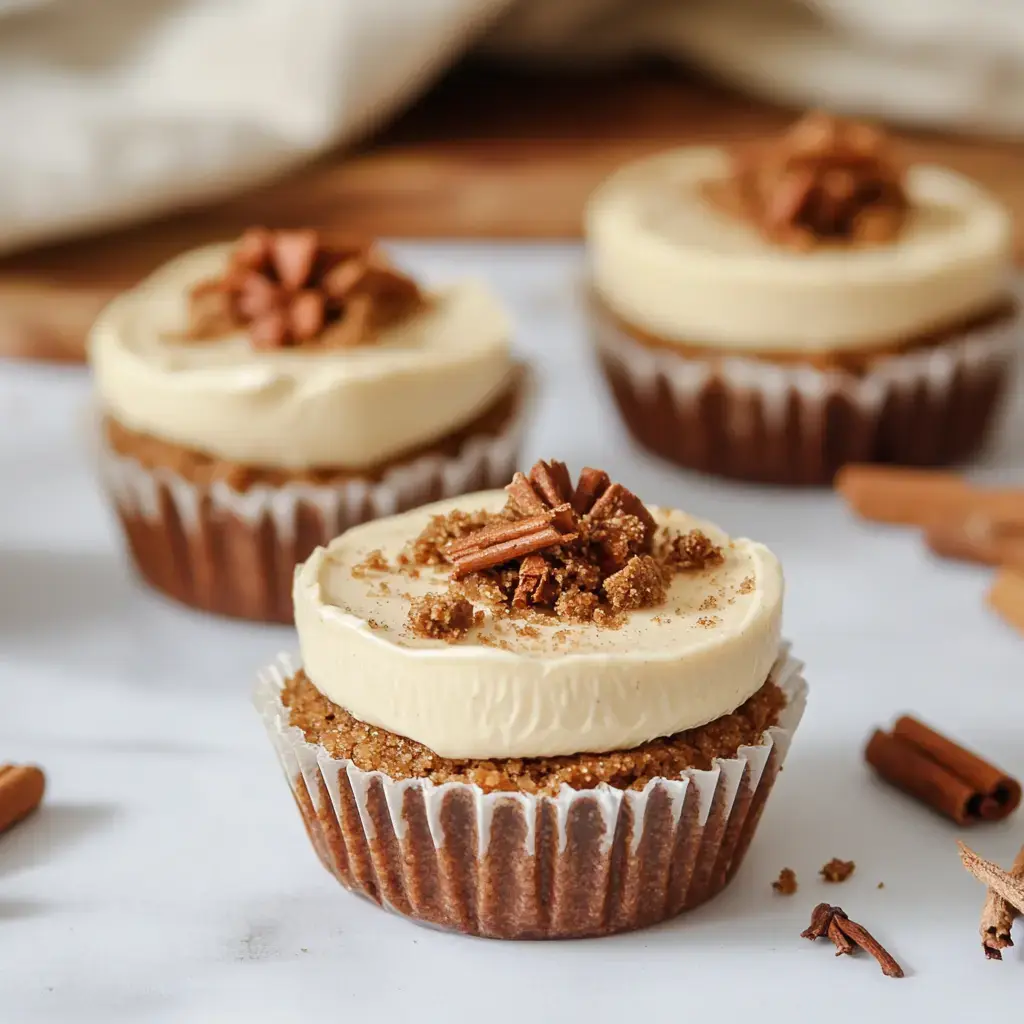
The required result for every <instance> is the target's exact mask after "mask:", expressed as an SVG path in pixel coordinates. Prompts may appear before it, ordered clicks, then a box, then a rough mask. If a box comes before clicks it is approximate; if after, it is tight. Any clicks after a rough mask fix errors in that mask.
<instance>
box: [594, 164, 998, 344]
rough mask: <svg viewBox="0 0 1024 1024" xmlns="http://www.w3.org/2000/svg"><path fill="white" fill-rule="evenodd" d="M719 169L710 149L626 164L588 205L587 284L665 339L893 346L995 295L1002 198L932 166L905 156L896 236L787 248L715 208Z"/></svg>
mask: <svg viewBox="0 0 1024 1024" xmlns="http://www.w3.org/2000/svg"><path fill="white" fill-rule="evenodd" d="M728 174H729V158H728V155H727V154H726V152H725V151H724V150H722V149H718V148H712V147H688V148H684V149H678V150H673V151H670V152H666V153H661V154H658V155H655V156H653V157H649V158H647V159H644V160H640V161H637V162H635V163H632V164H629V165H627V166H626V167H624V168H623V169H622V170H620V171H619V172H617V173H616V174H614V175H613V176H612V177H611V178H609V179H608V180H607V181H606V182H605V183H604V184H603V185H601V186H600V187H599V188H598V189H597V191H596V192H595V193H594V195H593V196H592V197H591V200H590V202H589V204H588V208H587V213H586V234H587V240H588V249H589V257H590V263H591V268H592V280H593V284H594V287H595V289H596V291H597V294H598V296H599V297H600V298H601V299H602V300H603V301H604V303H605V304H606V305H607V306H608V307H609V308H610V309H611V310H612V311H613V312H614V313H616V314H617V315H618V316H620V317H621V318H622V319H623V320H625V321H627V322H628V323H630V324H632V325H634V326H636V327H639V328H641V329H642V330H644V331H646V332H648V333H651V334H654V335H656V336H658V337H660V338H663V339H665V340H667V341H676V342H680V343H686V344H688V345H707V346H713V347H716V348H721V349H726V350H728V349H733V350H746V351H751V350H758V349H761V350H771V351H776V352H796V353H801V352H818V351H830V350H831V351H834V350H841V349H858V348H872V347H880V346H885V345H892V344H894V343H900V342H903V341H906V340H910V339H913V338H914V337H915V336H918V335H923V334H926V333H929V332H931V331H935V330H939V329H942V328H943V327H947V326H953V325H955V324H956V323H957V322H959V321H964V320H967V319H969V318H970V317H972V316H974V315H977V314H980V313H983V312H986V311H987V310H988V309H989V308H992V307H994V306H995V305H996V304H997V303H998V302H999V300H1000V299H1001V298H1002V297H1004V296H1005V295H1006V294H1007V289H1008V282H1009V275H1010V268H1011V266H1012V224H1011V219H1010V215H1009V213H1008V211H1007V210H1006V209H1004V208H1003V207H1002V206H1001V205H1000V204H999V203H998V202H997V201H996V200H995V199H993V198H992V197H990V196H989V195H988V194H987V193H986V192H984V191H983V190H982V189H981V188H980V187H978V186H977V185H975V184H974V183H973V182H971V181H969V180H968V179H966V178H964V177H961V176H960V175H958V174H955V173H953V172H952V171H948V170H945V169H943V168H940V167H932V166H923V165H922V166H915V167H912V168H910V170H909V172H908V175H907V179H906V183H905V185H906V190H907V194H908V197H909V200H910V204H911V210H910V212H909V215H908V219H907V222H906V224H905V227H904V229H903V231H902V232H901V233H900V235H899V237H898V238H897V239H896V240H895V241H893V242H891V243H888V244H885V245H879V246H872V247H860V248H856V247H851V248H841V247H831V248H820V249H817V250H814V251H811V252H807V253H794V252H790V251H787V250H784V249H781V248H778V247H776V246H773V245H771V244H770V243H769V242H767V241H766V240H765V239H763V238H762V237H761V235H760V234H759V233H758V232H757V231H756V230H755V228H753V227H752V226H751V225H748V224H746V223H744V222H742V221H740V220H739V219H738V218H734V217H732V216H730V215H729V214H727V213H725V212H724V211H722V210H719V209H718V208H716V207H715V206H714V205H713V204H712V203H710V202H709V201H708V200H707V199H706V198H705V197H704V195H703V188H704V185H705V184H706V183H707V182H709V181H714V180H720V179H722V178H724V177H726V176H727V175H728Z"/></svg>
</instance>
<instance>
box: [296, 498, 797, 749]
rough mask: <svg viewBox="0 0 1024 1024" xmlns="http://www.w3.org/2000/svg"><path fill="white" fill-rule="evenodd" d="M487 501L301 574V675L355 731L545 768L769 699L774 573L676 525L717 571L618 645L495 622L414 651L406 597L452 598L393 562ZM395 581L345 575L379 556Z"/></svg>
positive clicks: (370, 536) (729, 543)
mask: <svg viewBox="0 0 1024 1024" xmlns="http://www.w3.org/2000/svg"><path fill="white" fill-rule="evenodd" d="M506 498H507V495H506V494H505V492H504V491H485V492H481V493H478V494H472V495H468V496H465V497H462V498H459V499H457V500H454V501H444V502H438V503H436V504H433V505H428V506H425V507H424V508H421V509H417V510H416V511H414V512H409V513H405V514H403V515H398V516H392V517H389V518H387V519H380V520H377V521H375V522H372V523H367V524H365V525H363V526H357V527H355V528H354V529H351V530H349V531H348V532H347V533H345V534H343V535H342V536H340V537H338V538H337V539H336V540H334V541H333V542H332V543H331V544H330V545H329V546H328V547H326V548H318V549H317V550H316V551H315V552H314V553H313V555H312V556H311V557H310V558H309V559H308V560H307V561H306V562H305V563H304V564H303V565H301V566H299V567H298V568H297V569H296V573H295V587H294V599H295V622H296V627H297V629H298V633H299V644H300V647H301V651H302V660H303V666H304V669H305V672H306V674H307V676H308V677H309V678H310V680H311V681H312V683H313V685H314V686H316V688H317V689H318V690H320V692H321V693H323V694H324V696H325V697H327V698H328V699H329V700H331V701H333V702H334V703H335V704H338V705H341V706H342V707H344V708H346V709H347V710H348V711H349V712H350V713H351V714H353V715H354V716H355V717H356V718H359V719H361V720H363V721H365V722H369V723H371V724H373V725H377V726H380V727H381V728H384V729H388V730H390V731H391V732H395V733H399V734H400V735H402V736H406V737H408V738H410V739H413V740H416V741H418V742H420V743H423V744H424V745H426V746H427V747H429V748H430V749H431V750H433V751H434V752H435V753H437V754H440V755H442V756H444V757H456V758H459V757H466V758H470V757H472V758H506V757H541V756H552V755H557V754H575V753H583V752H594V751H596V752H600V751H605V750H621V749H628V748H630V747H634V746H636V745H638V744H640V743H643V742H645V741H647V740H651V739H654V738H656V737H659V736H666V735H671V734H673V733H676V732H680V731H682V730H684V729H689V728H693V727H696V726H700V725H703V724H705V723H706V722H709V721H712V720H713V719H715V718H719V717H721V716H722V715H724V714H728V713H729V712H731V711H733V710H735V708H737V707H738V706H739V705H740V704H742V703H743V702H744V701H745V700H746V699H747V698H748V697H750V696H751V695H752V694H753V693H755V692H756V691H757V690H758V689H760V687H761V686H762V685H763V684H764V682H765V680H766V678H767V676H768V673H769V670H770V669H771V667H772V664H773V662H774V661H775V659H776V657H777V655H778V651H779V643H780V619H781V613H782V595H783V581H782V571H781V569H780V567H779V563H778V561H777V560H776V558H775V556H774V555H773V554H772V553H771V552H770V551H769V550H768V549H767V548H765V547H764V546H763V545H761V544H757V543H755V542H753V541H749V540H730V539H729V537H728V536H726V535H725V534H724V533H723V532H722V531H721V530H720V529H718V528H717V527H715V526H713V525H711V524H709V523H705V522H702V521H700V520H697V519H694V518H693V517H691V516H689V515H687V514H686V513H684V512H678V511H672V510H668V509H658V508H652V509H651V512H652V514H653V515H654V517H655V519H656V521H657V522H658V524H659V526H661V527H665V528H669V529H671V530H672V531H673V532H676V531H680V532H688V531H689V530H692V529H700V530H703V531H704V532H705V533H706V534H707V535H708V536H709V537H710V538H711V539H712V540H713V541H714V542H715V543H716V544H719V545H721V546H722V550H723V554H724V556H725V558H724V562H723V563H722V564H721V565H718V566H716V567H713V568H709V569H706V570H704V571H699V572H691V573H680V574H678V575H677V576H675V577H674V579H673V581H672V583H671V585H670V588H669V592H668V597H667V600H666V601H665V603H664V604H663V605H661V606H659V607H656V608H648V609H644V610H641V611H634V612H631V613H630V614H629V617H628V619H627V621H626V622H625V624H624V625H623V626H621V627H620V628H618V629H609V628H601V627H598V626H595V625H593V624H587V625H576V624H570V623H565V622H562V621H559V620H552V622H551V624H550V625H549V624H546V623H543V624H539V625H538V624H537V623H535V622H533V621H530V622H529V628H525V627H526V625H527V624H526V622H525V621H523V620H517V619H515V618H513V619H501V618H495V617H494V616H492V615H491V614H490V612H487V611H485V619H484V622H483V624H482V625H479V626H476V627H474V628H473V629H472V630H471V631H470V633H469V635H468V636H467V637H466V638H465V639H463V640H462V641H460V642H458V643H454V644H448V643H445V642H443V641H440V640H429V639H422V638H420V637H417V636H415V635H413V633H412V632H411V630H410V629H409V627H408V624H407V616H408V612H409V604H410V597H418V596H422V595H423V594H426V593H428V592H434V593H438V592H441V591H443V590H444V589H445V586H446V583H447V570H446V568H445V567H439V568H437V569H436V570H432V569H429V568H428V569H420V575H419V577H418V578H412V577H411V576H410V575H409V574H407V573H404V572H402V571H401V570H400V569H399V568H398V567H397V566H396V565H395V556H397V555H398V553H399V552H400V551H401V550H402V548H403V547H404V546H405V544H406V543H407V542H408V541H410V540H412V539H413V538H415V537H416V536H417V535H418V533H419V532H420V531H421V530H422V528H423V527H424V526H425V525H426V524H427V522H428V520H429V518H430V517H431V516H432V515H445V514H447V513H448V512H450V511H451V510H453V509H455V508H460V509H463V510H466V511H472V510H476V509H481V508H482V509H487V510H489V511H497V510H498V509H500V508H501V507H502V506H503V505H504V504H505V501H506ZM375 549H380V550H381V551H382V552H383V554H384V556H385V557H386V558H387V559H388V562H389V563H390V565H391V566H392V568H391V569H389V570H388V571H385V572H364V571H361V570H360V571H357V572H356V573H353V571H352V570H353V567H354V566H357V565H358V564H359V563H361V562H362V561H363V560H364V559H365V558H366V556H367V555H368V554H369V553H370V552H371V551H373V550H375Z"/></svg>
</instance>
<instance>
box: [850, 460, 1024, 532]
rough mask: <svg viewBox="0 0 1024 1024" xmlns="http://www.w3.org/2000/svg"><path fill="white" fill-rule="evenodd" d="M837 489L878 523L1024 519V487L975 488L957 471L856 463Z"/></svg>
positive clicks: (859, 511)
mask: <svg viewBox="0 0 1024 1024" xmlns="http://www.w3.org/2000/svg"><path fill="white" fill-rule="evenodd" d="M834 486H835V489H836V491H837V492H838V493H839V494H840V495H842V497H843V498H845V499H846V503H847V504H848V505H849V506H850V508H851V509H852V510H853V511H854V512H855V513H856V514H857V515H859V516H860V517H861V518H862V519H868V520H871V521H873V522H878V523H901V524H904V525H910V526H923V527H927V526H930V525H932V524H934V523H937V522H944V521H945V522H948V521H950V520H951V519H957V518H964V517H966V516H969V515H971V514H973V513H983V514H985V515H988V516H991V517H993V518H996V519H1007V520H1014V519H1024V488H1018V489H1006V490H1002V489H991V488H980V487H972V486H971V485H970V484H969V483H968V482H967V481H966V480H965V479H964V478H963V477H961V476H958V475H957V474H956V473H941V472H936V471H933V470H927V469H907V468H904V467H900V466H874V465H860V464H851V465H848V466H844V467H843V468H842V469H841V470H840V471H839V472H838V473H837V474H836V478H835V484H834Z"/></svg>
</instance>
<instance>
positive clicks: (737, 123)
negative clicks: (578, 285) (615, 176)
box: [0, 66, 1024, 360]
mask: <svg viewBox="0 0 1024 1024" xmlns="http://www.w3.org/2000/svg"><path fill="white" fill-rule="evenodd" d="M792 117H793V111H791V110H784V109H782V108H778V107H772V106H769V105H767V104H763V103H757V102H753V101H751V100H749V99H746V98H743V97H739V96H736V95H735V94H731V93H728V92H726V91H723V90H721V89H718V88H715V87H713V86H710V85H708V84H707V83H701V82H698V81H695V80H694V79H692V78H690V77H688V76H686V75H685V74H683V73H681V72H678V71H675V70H671V69H667V68H644V69H636V70H632V71H624V72H619V73H610V74H605V75H594V74H586V75H561V76H552V75H550V74H545V75H537V74H533V75H531V74H525V73H521V72H513V71H510V70H502V69H495V68H481V67H474V66H467V67H463V68H459V69H457V70H456V71H454V72H452V73H451V74H450V75H449V76H447V77H446V78H445V79H444V80H442V81H441V82H440V83H439V84H438V85H437V87H435V89H434V90H433V91H432V92H430V93H429V94H428V95H427V96H426V97H425V98H424V99H423V100H421V101H420V102H419V103H418V104H417V105H415V106H414V107H413V108H412V109H410V110H409V111H408V112H407V113H406V114H405V115H403V116H402V117H400V118H399V119H398V120H397V121H396V122H395V123H393V124H392V125H391V126H390V127H388V128H387V129H385V130H384V131H383V132H381V133H380V134H379V135H377V136H376V137H375V138H373V139H371V140H369V141H368V142H366V143H364V144H363V145H361V146H358V147H356V148H354V149H350V150H347V151H344V150H339V151H337V152H333V153H330V154H328V155H327V156H325V157H323V158H322V159H320V160H318V161H316V162H315V163H313V164H311V165H309V166H307V167H305V168H303V169H301V170H299V171H296V172H295V173H293V174H291V175H289V176H288V177H286V178H284V179H283V180H281V181H278V182H275V183H273V184H270V185H266V186H263V187H260V188H257V189H253V190H251V191H249V192H246V193H244V194H242V195H239V196H236V197H234V198H232V199H230V200H228V201H225V202H220V203H216V204H213V205H210V206H206V207H203V208H200V209H190V210H185V211H180V212H177V213H175V214H173V215H171V216H167V217H163V218H161V219H159V220H156V221H152V222H149V223H146V224H142V225H138V226H135V227H131V228H128V229H125V230H120V231H112V232H109V233H106V234H103V235H99V236H93V237H90V238H85V239H80V240H77V241H73V242H67V243H63V244H60V245H54V246H47V247H45V248H40V249H36V250H33V251H31V252H25V253H21V254H18V255H15V256H12V257H9V258H6V259H3V260H0V355H4V354H6V355H18V356H26V357H29V358H47V359H68V360H74V359H80V358H81V355H82V343H83V338H84V336H85V332H86V331H87V329H88V326H89V324H90V323H91V321H92V319H93V317H94V316H95V315H96V313H97V311H98V310H99V309H100V308H101V307H102V306H103V304H104V303H105V302H107V301H108V300H109V299H110V298H111V297H112V296H113V295H115V294H117V293H118V292H119V291H121V290H123V289H124V288H126V287H128V286H130V285H132V284H133V283H134V282H136V281H138V280H139V279H140V278H142V277H143V276H145V274H147V273H148V272H149V271H150V270H152V269H153V268H154V267H156V266H157V265H158V264H160V263H161V262H163V261H164V260H165V259H167V258H169V257H171V256H173V255H174V254H175V253H178V252H181V251H183V250H184V249H187V248H190V247H192V246H196V245H201V244H203V243H205V242H209V241H216V240H222V239H226V238H232V237H234V236H236V235H237V234H238V233H239V232H240V231H242V230H243V229H244V228H246V227H248V226H249V225H251V224H267V225H270V226H273V227H301V226H306V225H319V226H323V227H325V228H328V229H340V230H345V231H351V232H357V233H365V234H370V235H383V236H391V237H399V238H507V239H524V238H545V239H556V238H576V237H579V234H580V215H581V212H582V209H583V204H584V201H585V199H586V196H587V194H588V193H589V192H590V191H591V189H592V188H593V187H594V186H595V185H596V184H597V183H598V182H599V181H600V180H601V179H602V178H603V177H604V176H605V175H606V174H608V173H609V172H610V171H611V170H612V169H613V168H615V167H616V166H617V165H618V164H621V163H623V162H624V161H626V160H630V159H632V158H634V157H637V156H641V155H643V154H646V153H650V152H653V151H655V150H658V149H661V148H664V147H666V146H669V145H679V144H682V143H691V142H701V141H729V140H732V139H736V138H740V137H744V136H751V135H757V134H761V133H764V132H768V131H772V130H774V129H776V128H778V127H780V126H782V125H784V124H785V123H786V122H787V121H789V120H791V119H792ZM903 137H904V140H905V143H906V146H907V150H908V153H909V155H910V157H911V158H912V159H918V160H928V161H934V162H937V163H942V164H946V165H948V166H950V167H953V168H955V169H957V170H960V171H962V172H964V173H965V174H968V175H970V176H972V177H974V178H976V179H977V180H979V181H980V182H982V183H983V184H985V185H986V186H987V187H988V188H990V189H991V190H992V191H993V192H995V193H996V194H997V195H999V196H1000V197H1001V198H1002V199H1003V200H1004V201H1005V202H1006V203H1007V204H1008V205H1009V206H1010V207H1011V208H1012V209H1013V210H1014V212H1015V213H1016V215H1017V218H1018V222H1019V223H1021V224H1022V225H1024V145H1022V144H1020V143H1016V142H1003V141H998V140H990V139H986V140H982V139H965V138H954V137H949V136H938V135H929V134H921V133H914V134H905V135H904V136H903ZM1021 241H1024V236H1022V239H1021ZM1018 248H1019V250H1020V251H1024V245H1022V244H1021V243H1020V242H1019V244H1018Z"/></svg>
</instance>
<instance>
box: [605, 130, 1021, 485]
mask: <svg viewBox="0 0 1024 1024" xmlns="http://www.w3.org/2000/svg"><path fill="white" fill-rule="evenodd" d="M586 233H587V242H588V248H589V256H590V265H591V271H592V277H591V281H592V308H593V313H594V322H595V335H596V340H597V344H598V348H599V352H600V356H601V360H602V363H603V366H604V369H605V371H606V373H607V376H608V378H609V380H610V382H611V385H612V388H613V390H614V394H615V398H616V401H617V403H618V405H619V408H620V410H621V412H622V415H623V417H624V418H625V421H626V424H627V426H628V427H629V429H630V430H631V432H632V433H633V434H634V435H635V436H636V437H637V439H638V440H639V441H641V443H643V444H644V445H646V446H647V447H649V448H651V449H653V450H654V451H656V452H658V453H659V454H661V455H663V456H665V457H666V458H669V459H672V460H673V461H675V462H678V463H680V464H681V465H684V466H688V467H692V468H695V469H700V470H703V471H706V472H713V473H720V474H723V475H726V476H735V477H740V478H745V479H750V480H764V481H774V482H784V483H824V482H828V481H829V480H831V478H832V476H833V474H834V473H835V471H836V469H838V467H839V466H841V465H842V464H843V463H845V462H851V461H856V462H870V461H879V462H894V463H903V464H911V465H929V464H939V463H946V462H951V461H957V460H960V459H963V458H965V457H967V456H969V455H970V454H972V453H973V452H974V451H975V450H976V449H977V448H978V447H979V446H980V445H981V443H982V441H983V440H984V438H985V436H986V433H987V432H988V429H989V427H990V425H991V422H992V420H993V413H994V411H995V409H996V407H997V405H998V400H999V398H1000V395H1001V393H1002V392H1003V390H1004V388H1005V386H1006V383H1007V380H1008V370H1009V367H1010V363H1011V358H1012V353H1013V351H1014V348H1015V346H1016V343H1017V339H1018V333H1019V332H1018V323H1017V309H1016V303H1015V301H1014V299H1013V296H1012V293H1011V288H1010V285H1011V272H1012V225H1011V220H1010V216H1009V213H1008V211H1007V210H1005V209H1004V208H1003V207H1002V206H1001V205H1000V204H999V203H998V202H997V201H996V200H995V199H994V198H993V197H991V196H990V195H988V194H986V193H985V192H984V191H983V190H982V189H981V188H980V187H979V186H978V185H976V184H974V183H973V182H971V181H969V180H967V179H966V178H963V177H961V176H960V175H958V174H954V173H953V172H952V171H949V170H946V169H944V168H941V167H933V166H912V167H910V168H909V169H904V168H903V166H902V165H901V164H900V163H899V162H898V161H897V160H896V158H895V157H894V155H893V153H892V151H891V148H890V143H889V141H888V140H887V139H886V138H885V136H884V135H883V134H882V133H881V132H880V131H878V130H876V129H874V128H871V127H868V126H865V125H860V124H854V123H849V122H843V121H839V120H836V119H834V118H830V117H828V116H826V115H822V114H813V115H809V116H808V117H807V118H805V119H804V120H803V121H801V122H800V123H798V124H797V125H796V126H795V127H793V128H792V129H791V130H790V131H789V132H788V133H786V134H785V135H783V136H782V137H781V138H779V139H776V140H771V141H769V142H766V143H761V144H755V145H751V146H747V147H743V148H742V149H740V150H738V151H735V152H727V151H726V150H724V149H720V148H711V147H689V148H684V149H678V150H674V151H671V152H666V153H661V154H658V155H656V156H653V157H649V158H647V159H644V160H641V161H638V162H636V163H633V164H630V165H628V166H626V167H624V168H623V169H622V170H620V171H619V172H618V173H616V174H615V175H613V176H612V177H611V178H610V179H609V180H608V181H606V182H605V183H604V184H603V185H601V186H600V187H599V188H598V189H597V191H596V192H595V193H594V195H593V197H592V198H591V200H590V203H589V206H588V209H587V216H586Z"/></svg>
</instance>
